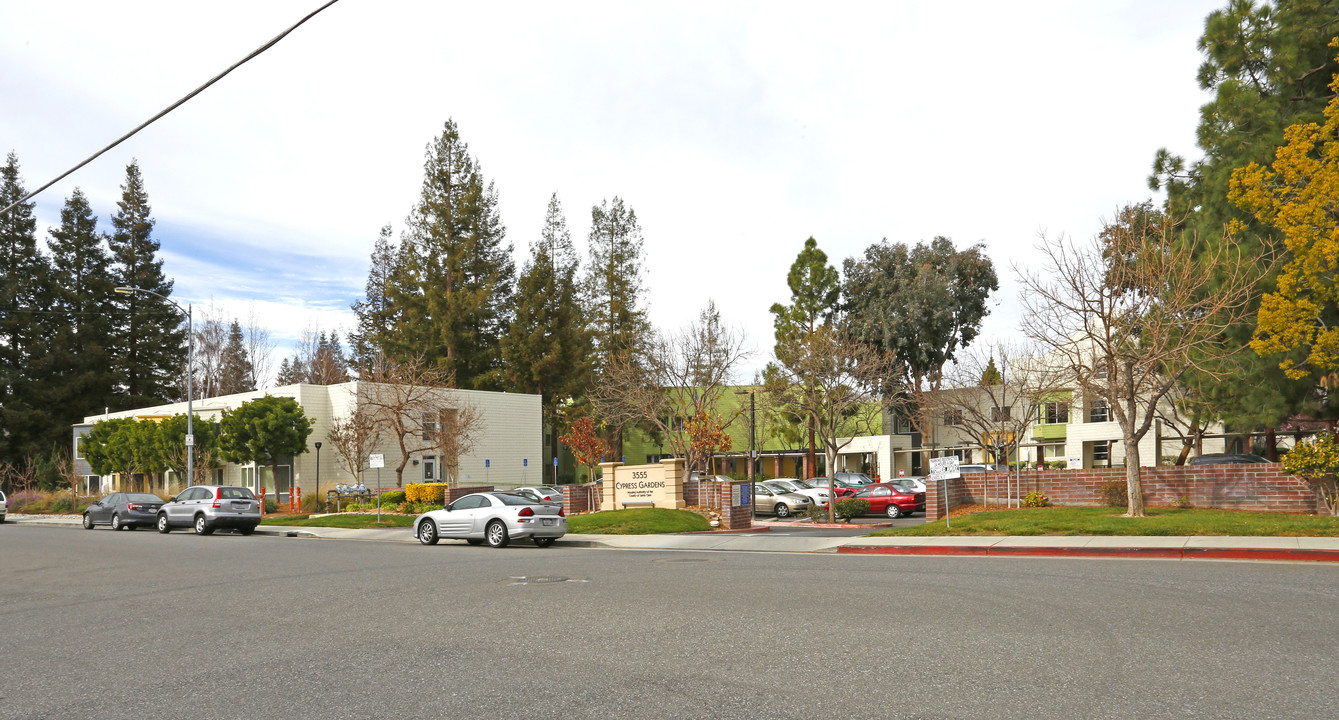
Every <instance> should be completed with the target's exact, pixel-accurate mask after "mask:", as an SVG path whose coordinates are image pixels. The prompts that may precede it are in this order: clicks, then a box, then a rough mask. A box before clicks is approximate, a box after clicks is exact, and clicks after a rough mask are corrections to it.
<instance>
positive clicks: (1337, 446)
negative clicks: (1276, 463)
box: [1283, 433, 1339, 515]
mask: <svg viewBox="0 0 1339 720" xmlns="http://www.w3.org/2000/svg"><path fill="white" fill-rule="evenodd" d="M1283 469H1284V470H1285V471H1286V472H1288V473H1291V474H1293V475H1296V476H1298V477H1300V478H1302V479H1303V480H1306V482H1307V484H1308V485H1310V486H1311V488H1312V489H1313V490H1315V491H1316V494H1317V495H1320V499H1321V500H1322V501H1323V502H1324V503H1325V509H1326V510H1328V511H1329V512H1330V515H1339V441H1336V440H1335V438H1334V436H1333V435H1331V434H1329V433H1324V434H1322V435H1320V436H1319V437H1317V438H1316V439H1315V440H1312V441H1311V442H1305V443H1301V444H1300V445H1298V446H1297V447H1295V448H1293V449H1292V451H1291V452H1289V453H1288V454H1287V455H1284V456H1283Z"/></svg>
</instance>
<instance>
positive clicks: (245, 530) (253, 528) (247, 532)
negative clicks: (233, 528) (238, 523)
mask: <svg viewBox="0 0 1339 720" xmlns="http://www.w3.org/2000/svg"><path fill="white" fill-rule="evenodd" d="M255 531H256V526H255V525H243V526H242V527H239V528H237V532H239V533H242V534H243V535H250V534H251V533H253V532H255Z"/></svg>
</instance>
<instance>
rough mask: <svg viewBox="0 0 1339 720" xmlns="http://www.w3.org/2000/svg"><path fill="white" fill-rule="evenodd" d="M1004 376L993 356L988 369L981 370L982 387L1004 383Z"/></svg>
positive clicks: (987, 366)
mask: <svg viewBox="0 0 1339 720" xmlns="http://www.w3.org/2000/svg"><path fill="white" fill-rule="evenodd" d="M1003 384H1004V376H1003V375H1001V374H1000V369H999V368H997V367H995V358H993V357H992V358H991V359H990V362H989V364H987V365H986V369H985V370H982V371H981V387H994V386H995V385H1003Z"/></svg>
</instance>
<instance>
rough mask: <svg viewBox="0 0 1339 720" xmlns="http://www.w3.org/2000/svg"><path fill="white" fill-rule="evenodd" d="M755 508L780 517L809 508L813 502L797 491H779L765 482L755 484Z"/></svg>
mask: <svg viewBox="0 0 1339 720" xmlns="http://www.w3.org/2000/svg"><path fill="white" fill-rule="evenodd" d="M753 488H754V491H755V492H754V495H753V509H754V510H755V511H757V512H760V513H772V514H773V515H776V516H777V517H779V518H783V517H790V516H791V515H794V514H795V513H797V512H804V511H806V510H808V509H809V507H810V506H811V505H813V502H812V501H810V500H809V498H807V497H805V496H803V495H797V494H796V493H788V492H778V491H776V490H774V489H772V488H769V487H767V486H766V485H764V484H761V483H760V484H757V485H754V486H753Z"/></svg>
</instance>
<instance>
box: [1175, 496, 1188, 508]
mask: <svg viewBox="0 0 1339 720" xmlns="http://www.w3.org/2000/svg"><path fill="white" fill-rule="evenodd" d="M1176 506H1177V507H1179V508H1181V509H1182V510H1189V509H1190V496H1189V495H1177V496H1176Z"/></svg>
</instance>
